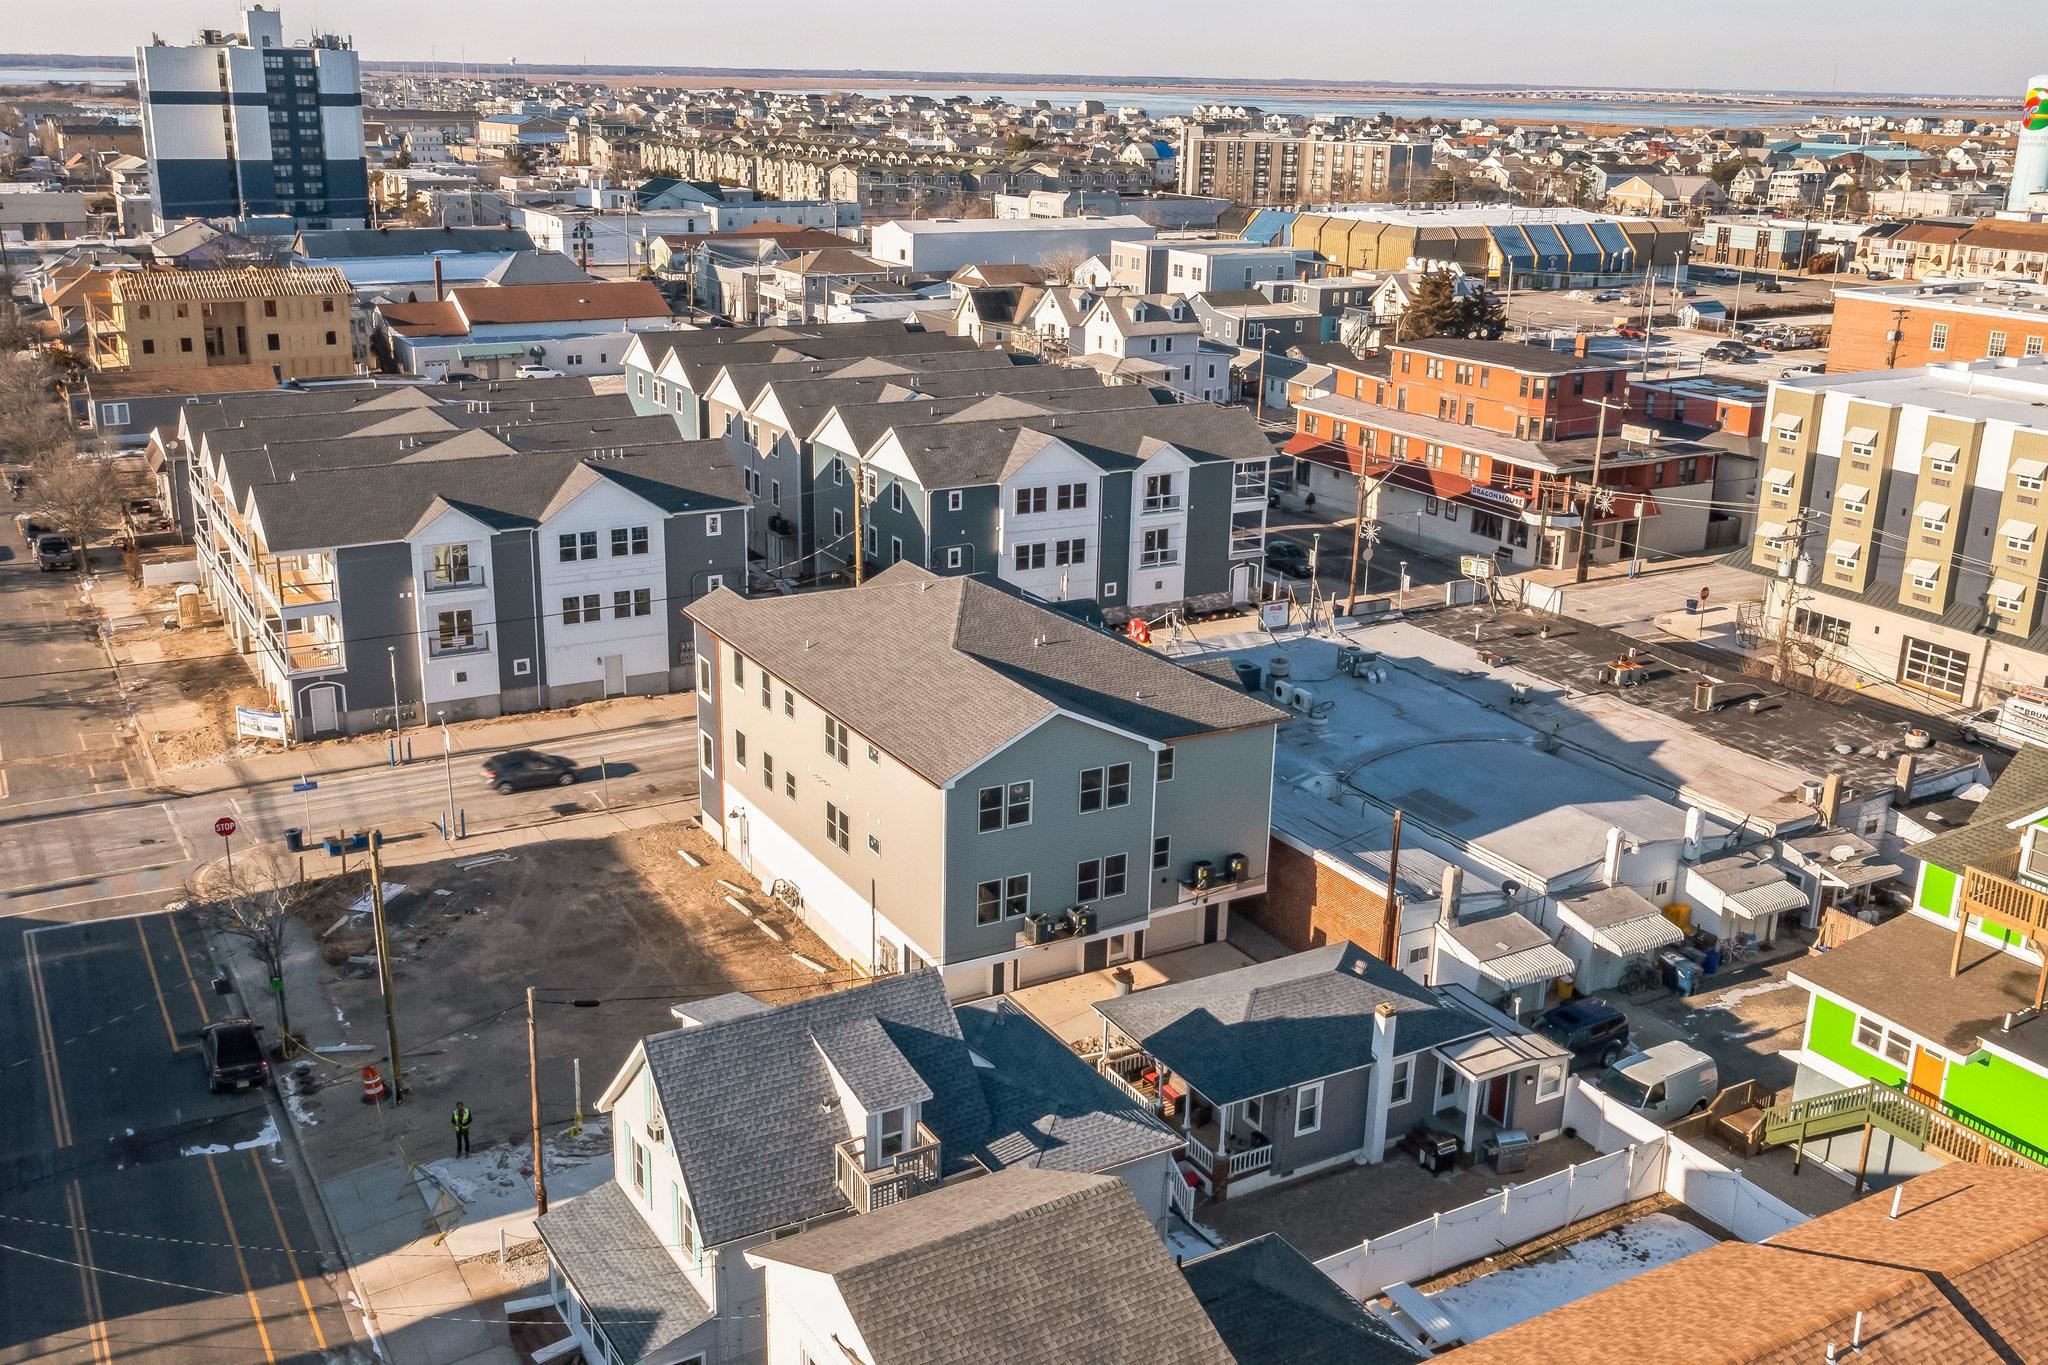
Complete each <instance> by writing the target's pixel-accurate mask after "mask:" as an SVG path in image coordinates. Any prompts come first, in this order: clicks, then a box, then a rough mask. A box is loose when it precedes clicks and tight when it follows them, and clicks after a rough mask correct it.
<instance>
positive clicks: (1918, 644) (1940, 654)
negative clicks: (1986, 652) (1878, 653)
mask: <svg viewBox="0 0 2048 1365" xmlns="http://www.w3.org/2000/svg"><path fill="white" fill-rule="evenodd" d="M1904 650H1905V653H1904V656H1903V658H1902V659H1901V661H1900V664H1899V681H1901V682H1903V683H1905V684H1906V685H1907V686H1909V687H1919V688H1923V689H1925V690H1927V691H1929V692H1938V693H1940V694H1941V695H1942V696H1945V697H1949V698H1951V699H1953V700H1955V701H1961V700H1962V699H1963V683H1964V682H1965V681H1966V680H1967V679H1968V678H1969V676H1970V656H1969V655H1968V654H1966V653H1964V652H1963V651H1962V650H1960V649H1951V648H1949V647H1948V646H1946V645H1937V644H1934V643H1932V642H1931V641H1928V640H1915V639H1913V638H1912V637H1911V636H1908V637H1907V638H1906V641H1905V645H1904Z"/></svg>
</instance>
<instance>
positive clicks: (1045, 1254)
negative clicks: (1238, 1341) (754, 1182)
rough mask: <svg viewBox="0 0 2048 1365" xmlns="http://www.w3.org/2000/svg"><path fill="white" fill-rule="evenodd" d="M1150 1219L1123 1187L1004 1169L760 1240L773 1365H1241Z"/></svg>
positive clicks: (756, 1253)
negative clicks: (861, 1214) (849, 1361)
mask: <svg viewBox="0 0 2048 1365" xmlns="http://www.w3.org/2000/svg"><path fill="white" fill-rule="evenodd" d="M1142 1229H1143V1222H1142V1220H1141V1219H1140V1218H1139V1217H1138V1211H1137V1210H1136V1209H1135V1208H1134V1207H1133V1204H1132V1200H1131V1196H1130V1193H1129V1191H1128V1190H1127V1189H1126V1188H1125V1187H1124V1186H1123V1185H1122V1184H1121V1183H1120V1182H1118V1181H1115V1180H1110V1179H1108V1178H1106V1177H1101V1176H1081V1175H1068V1174H1059V1173H1054V1172H1049V1171H1006V1172H1002V1173H1000V1174H997V1175H991V1176H988V1177H985V1178H983V1179H981V1180H976V1181H970V1182H968V1183H966V1184H962V1185H955V1186H951V1187H949V1188H947V1189H944V1190H941V1191H939V1192H937V1193H935V1194H929V1195H926V1196H924V1197H923V1198H922V1199H921V1200H918V1201H916V1203H915V1205H914V1206H908V1207H905V1206H899V1207H896V1208H891V1209H888V1210H885V1211H883V1212H881V1213H877V1214H875V1215H873V1216H871V1217H869V1218H865V1219H856V1220H852V1221H848V1222H842V1223H839V1224H837V1225H835V1226H830V1227H821V1228H816V1229H813V1230H809V1231H805V1232H803V1233H800V1234H799V1235H797V1236H795V1237H791V1238H787V1239H785V1240H782V1241H778V1242H773V1243H770V1244H768V1245H765V1246H760V1247H756V1248H754V1249H753V1250H751V1251H749V1252H748V1253H747V1259H748V1260H749V1261H750V1262H752V1263H754V1264H756V1265H759V1266H761V1267H763V1268H764V1270H765V1271H766V1275H767V1316H768V1354H767V1365H809V1362H817V1361H825V1360H830V1359H833V1358H835V1357H838V1358H841V1359H844V1358H846V1357H849V1356H852V1357H857V1358H858V1359H859V1360H861V1361H862V1362H865V1365H973V1362H979V1361H985V1360H987V1359H988V1358H989V1353H990V1350H991V1343H993V1342H1001V1343H1002V1344H1001V1346H1000V1347H997V1348H995V1349H997V1350H998V1351H999V1352H1000V1354H1001V1355H1002V1357H1003V1358H1004V1359H1005V1360H1008V1361H1013V1362H1017V1365H1117V1363H1118V1362H1124V1361H1137V1360H1144V1361H1149V1362H1157V1363H1158V1365H1234V1362H1235V1361H1236V1359H1237V1357H1235V1356H1233V1355H1232V1353H1231V1351H1230V1349H1229V1348H1228V1347H1226V1346H1225V1345H1224V1344H1223V1339H1222V1337H1220V1336H1218V1335H1217V1332H1216V1329H1215V1327H1214V1326H1213V1325H1212V1324H1211V1323H1210V1321H1209V1319H1208V1318H1207V1317H1206V1316H1205V1315H1204V1313H1203V1311H1202V1306H1201V1304H1200V1303H1199V1302H1198V1301H1197V1300H1196V1298H1195V1296H1194V1293H1193V1292H1192V1291H1191V1290H1190V1289H1189V1287H1188V1283H1187V1281H1186V1280H1184V1279H1183V1278H1182V1277H1181V1275H1180V1272H1179V1270H1178V1268H1177V1267H1176V1266H1175V1265H1174V1263H1173V1261H1172V1260H1171V1259H1170V1258H1169V1257H1168V1256H1167V1253H1166V1250H1165V1248H1163V1247H1160V1246H1157V1245H1147V1244H1146V1242H1145V1240H1144V1238H1143V1232H1142Z"/></svg>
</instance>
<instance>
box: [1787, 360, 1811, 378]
mask: <svg viewBox="0 0 2048 1365" xmlns="http://www.w3.org/2000/svg"><path fill="white" fill-rule="evenodd" d="M1820 372H1821V367H1820V366H1819V365H1816V364H1814V363H1813V362H1811V361H1806V362H1803V363H1801V364H1798V365H1787V366H1786V367H1785V368H1784V369H1783V370H1782V371H1780V372H1779V374H1778V378H1780V379H1791V378H1793V377H1795V376H1797V375H1802V374H1819V373H1820Z"/></svg>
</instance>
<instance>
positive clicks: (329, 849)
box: [320, 835, 341, 858]
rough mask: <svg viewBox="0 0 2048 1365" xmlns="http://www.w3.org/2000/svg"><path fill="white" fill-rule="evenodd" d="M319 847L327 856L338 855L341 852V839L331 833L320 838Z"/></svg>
mask: <svg viewBox="0 0 2048 1365" xmlns="http://www.w3.org/2000/svg"><path fill="white" fill-rule="evenodd" d="M320 847H321V850H322V851H323V852H325V853H326V854H327V856H328V857H330V858H334V857H339V856H340V854H341V840H340V839H338V838H335V837H333V836H332V835H330V836H329V837H327V838H325V839H322V840H321V841H320Z"/></svg>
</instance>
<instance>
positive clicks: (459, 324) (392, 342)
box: [376, 280, 674, 379]
mask: <svg viewBox="0 0 2048 1365" xmlns="http://www.w3.org/2000/svg"><path fill="white" fill-rule="evenodd" d="M376 319H377V320H376V331H377V335H378V336H379V338H380V339H381V340H382V341H383V343H384V345H385V347H386V348H387V349H388V351H389V354H390V356H391V361H392V363H393V364H394V365H395V366H396V367H397V368H398V370H399V372H400V373H402V374H410V375H420V376H423V377H426V378H430V379H443V378H446V377H448V376H449V375H450V374H458V373H465V372H466V373H468V374H471V375H474V376H477V377H480V378H484V379H509V378H511V377H512V376H513V375H514V373H515V372H516V371H517V370H518V369H519V367H520V366H522V365H540V366H545V367H547V368H549V369H553V370H558V371H560V372H561V373H563V374H568V375H588V374H618V373H619V372H620V371H621V370H623V368H624V367H625V361H626V347H627V344H628V343H629V342H630V341H631V339H632V336H633V334H634V333H635V332H641V331H646V330H648V329H650V328H665V327H667V326H669V325H670V324H671V323H672V322H673V321H674V318H673V316H672V315H671V314H670V312H669V308H668V301H667V300H666V299H664V298H663V297H662V294H661V291H660V290H659V289H657V288H655V287H654V285H653V284H652V283H650V282H648V281H646V280H624V281H606V280H586V281H583V282H580V283H576V284H509V285H500V286H494V287H491V286H473V287H469V288H456V289H451V290H449V291H448V295H447V297H446V298H445V299H441V300H437V301H436V302H433V303H384V304H379V305H378V306H377V310H376Z"/></svg>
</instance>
